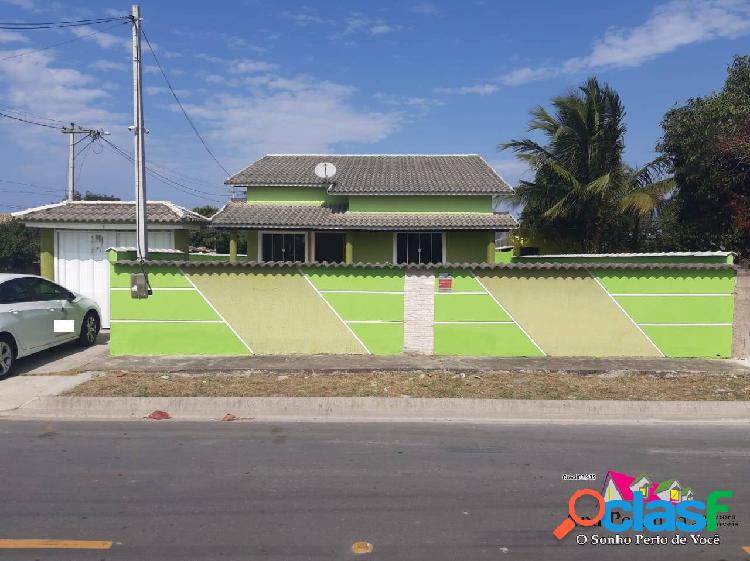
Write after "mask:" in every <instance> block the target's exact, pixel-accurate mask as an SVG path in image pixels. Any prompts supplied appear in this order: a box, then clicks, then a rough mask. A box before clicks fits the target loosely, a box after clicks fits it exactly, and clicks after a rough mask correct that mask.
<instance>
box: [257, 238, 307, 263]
mask: <svg viewBox="0 0 750 561" xmlns="http://www.w3.org/2000/svg"><path fill="white" fill-rule="evenodd" d="M261 240H262V241H261V259H262V260H263V261H305V254H306V253H305V234H287V233H278V234H277V233H263V234H262V238H261Z"/></svg>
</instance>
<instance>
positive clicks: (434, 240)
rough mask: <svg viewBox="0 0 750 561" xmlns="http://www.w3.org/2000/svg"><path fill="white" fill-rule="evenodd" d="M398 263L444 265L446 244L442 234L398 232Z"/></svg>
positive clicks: (396, 241) (396, 242)
mask: <svg viewBox="0 0 750 561" xmlns="http://www.w3.org/2000/svg"><path fill="white" fill-rule="evenodd" d="M394 243H395V244H396V263H411V264H420V263H442V262H443V261H444V250H445V247H444V244H443V233H442V232H397V233H396V240H395V242H394Z"/></svg>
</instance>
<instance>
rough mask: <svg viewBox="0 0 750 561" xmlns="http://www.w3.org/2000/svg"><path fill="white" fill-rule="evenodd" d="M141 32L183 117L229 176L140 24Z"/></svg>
mask: <svg viewBox="0 0 750 561" xmlns="http://www.w3.org/2000/svg"><path fill="white" fill-rule="evenodd" d="M141 33H142V34H143V38H144V39H145V40H146V45H148V50H149V51H151V55H152V56H153V57H154V61H156V66H158V67H159V71H160V72H161V75H162V77H163V78H164V81H165V82H166V83H167V87H168V88H169V91H170V92H171V93H172V97H174V99H175V101H176V102H177V105H178V106H179V107H180V111H182V114H183V115H184V116H185V119H186V120H187V122H188V124H189V125H190V128H192V129H193V132H194V133H195V135H196V136H197V137H198V140H200V141H201V144H203V148H205V149H206V152H208V154H209V156H211V157H212V158H213V160H214V162H216V165H217V166H219V167H220V168H221V169H222V170H223V171H224V173H226V174H227V177H229V176H230V175H232V174H231V173H229V171H227V168H225V167H224V166H223V165H221V162H219V160H218V158H217V157H216V156H215V155H214V153H213V152H212V151H211V149H210V148H209V147H208V144H206V141H205V140H204V139H203V136H201V133H200V132H198V128H197V127H196V126H195V123H193V120H192V119H191V118H190V115H188V114H187V111H185V108H184V107H183V105H182V102H181V101H180V98H179V97H178V96H177V93H176V92H175V91H174V88H173V87H172V84H171V83H170V82H169V78H167V73H166V72H165V71H164V67H163V66H162V64H161V61H159V57H158V56H156V52H155V51H154V48H153V47H152V46H151V41H149V40H148V35H146V32H145V31H144V30H143V26H141Z"/></svg>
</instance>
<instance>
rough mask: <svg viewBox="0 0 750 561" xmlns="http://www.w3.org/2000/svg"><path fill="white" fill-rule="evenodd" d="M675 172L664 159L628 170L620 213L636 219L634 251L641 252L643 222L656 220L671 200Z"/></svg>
mask: <svg viewBox="0 0 750 561" xmlns="http://www.w3.org/2000/svg"><path fill="white" fill-rule="evenodd" d="M669 171H671V162H670V161H669V159H668V158H667V157H666V156H660V157H659V158H656V159H655V160H653V161H652V162H649V163H648V164H646V165H645V166H643V167H641V168H637V169H634V168H627V169H626V174H625V179H626V181H625V183H624V189H623V192H622V194H621V196H620V209H621V210H622V211H623V212H624V213H626V214H630V215H631V216H632V218H633V220H632V223H633V232H632V237H631V243H630V245H631V249H632V250H633V251H637V250H638V249H639V248H640V244H641V240H640V227H641V220H642V219H643V218H645V217H649V216H652V215H653V214H654V213H655V212H656V210H657V208H658V206H659V203H660V202H661V201H663V200H665V199H666V198H668V197H669V196H670V195H671V193H672V192H673V191H674V189H675V187H676V186H677V185H676V183H675V180H674V178H673V177H666V174H667V173H668V172H669Z"/></svg>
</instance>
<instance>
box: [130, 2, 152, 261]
mask: <svg viewBox="0 0 750 561" xmlns="http://www.w3.org/2000/svg"><path fill="white" fill-rule="evenodd" d="M130 19H131V21H132V23H133V120H134V123H133V126H132V127H131V129H132V131H133V133H134V134H135V140H134V142H135V145H134V147H135V150H134V151H133V153H134V155H135V158H134V161H135V230H136V232H135V235H136V246H137V249H138V259H139V260H141V261H145V260H146V259H148V237H147V236H148V231H147V228H146V200H147V199H146V161H145V158H146V143H145V138H144V137H145V135H146V132H147V131H146V129H145V127H144V126H143V72H142V70H141V7H140V6H138V5H137V4H133V11H132V15H131V17H130Z"/></svg>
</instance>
